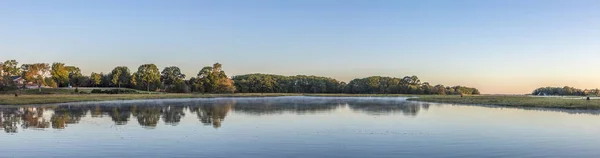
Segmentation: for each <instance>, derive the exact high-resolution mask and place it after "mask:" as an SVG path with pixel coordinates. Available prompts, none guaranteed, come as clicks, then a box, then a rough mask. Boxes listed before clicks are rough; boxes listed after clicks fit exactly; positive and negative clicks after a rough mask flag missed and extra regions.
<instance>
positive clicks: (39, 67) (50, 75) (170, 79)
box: [0, 60, 479, 95]
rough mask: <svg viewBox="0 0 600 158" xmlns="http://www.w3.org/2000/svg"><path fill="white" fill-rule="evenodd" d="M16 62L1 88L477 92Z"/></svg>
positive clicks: (216, 71) (150, 67)
mask: <svg viewBox="0 0 600 158" xmlns="http://www.w3.org/2000/svg"><path fill="white" fill-rule="evenodd" d="M17 65H18V62H16V61H15V60H8V61H6V62H4V63H0V66H1V69H0V71H1V73H0V74H1V75H2V77H3V82H2V85H0V87H11V86H13V87H14V85H11V83H12V82H8V80H9V79H8V78H10V76H22V77H23V78H24V79H26V80H27V81H33V82H35V83H37V84H38V85H39V86H42V85H46V86H50V87H67V86H73V87H119V88H121V87H125V88H134V89H140V90H146V91H158V90H161V91H166V92H173V93H189V92H196V93H233V92H238V93H353V94H359V93H361V94H365V93H366V94H441V95H445V94H479V90H477V89H476V88H470V87H464V86H453V87H449V86H444V85H435V86H433V85H430V84H429V83H428V82H423V83H421V80H420V79H419V78H418V77H417V76H406V77H404V78H392V77H381V76H371V77H367V78H359V79H354V80H352V81H350V82H349V83H345V82H341V81H338V80H336V79H332V78H328V77H319V76H305V75H297V76H282V75H270V74H247V75H239V76H234V77H232V78H231V79H230V78H229V77H227V75H226V74H225V71H223V70H222V65H221V64H219V63H215V64H213V65H212V66H207V67H204V68H202V69H201V70H200V71H199V72H198V74H197V75H196V76H195V77H191V78H190V79H189V80H186V75H185V74H183V73H182V72H181V69H179V67H176V66H169V67H165V68H164V69H163V70H162V71H159V69H158V67H157V66H156V65H154V64H144V65H141V66H139V67H138V69H137V71H136V72H131V71H130V70H129V68H128V67H126V66H117V67H115V68H114V69H113V70H112V71H111V72H109V73H106V74H104V73H95V72H92V73H91V74H90V75H89V76H86V75H83V74H81V70H80V69H79V68H78V67H75V66H69V65H65V64H64V63H53V64H52V65H49V64H46V63H35V64H23V65H21V66H20V67H18V66H17ZM4 89H7V88H4ZM0 90H3V89H0ZM40 90H41V88H40Z"/></svg>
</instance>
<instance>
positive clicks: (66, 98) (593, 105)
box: [0, 93, 600, 110]
mask: <svg viewBox="0 0 600 158" xmlns="http://www.w3.org/2000/svg"><path fill="white" fill-rule="evenodd" d="M282 96H310V97H408V98H407V100H408V101H420V102H430V103H445V104H465V105H476V106H490V105H491V106H500V107H516V108H554V109H580V110H598V109H600V99H592V100H590V101H587V100H585V99H568V98H562V97H533V96H526V95H473V96H464V97H460V96H458V95H410V94H302V93H262V94H261V93H233V94H190V93H185V94H177V93H162V94H26V95H20V96H19V97H14V96H12V95H0V106H19V105H43V104H60V103H80V102H97V101H119V100H144V99H184V98H231V97H234V98H244V97H282Z"/></svg>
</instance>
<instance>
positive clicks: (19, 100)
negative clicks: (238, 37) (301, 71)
mask: <svg viewBox="0 0 600 158" xmlns="http://www.w3.org/2000/svg"><path fill="white" fill-rule="evenodd" d="M278 96H322V97H407V96H411V95H403V94H301V93H262V94H261V93H234V94H191V93H185V94H177V93H160V94H24V95H20V96H18V97H15V96H14V95H8V94H4V95H0V105H27V104H51V103H70V102H84V101H109V100H137V99H176V98H217V97H278ZM412 96H414V95H412Z"/></svg>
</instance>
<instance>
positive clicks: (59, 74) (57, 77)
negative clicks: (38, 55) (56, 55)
mask: <svg viewBox="0 0 600 158" xmlns="http://www.w3.org/2000/svg"><path fill="white" fill-rule="evenodd" d="M50 75H51V76H52V79H53V80H54V81H56V84H57V85H58V86H59V87H60V86H64V84H66V83H67V82H69V71H68V70H67V68H66V67H65V64H64V63H53V64H52V69H51V70H50Z"/></svg>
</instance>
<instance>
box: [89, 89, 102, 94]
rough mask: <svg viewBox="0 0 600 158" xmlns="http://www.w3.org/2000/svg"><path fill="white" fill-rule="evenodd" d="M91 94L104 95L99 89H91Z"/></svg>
mask: <svg viewBox="0 0 600 158" xmlns="http://www.w3.org/2000/svg"><path fill="white" fill-rule="evenodd" d="M92 93H104V92H102V90H101V89H92Z"/></svg>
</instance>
